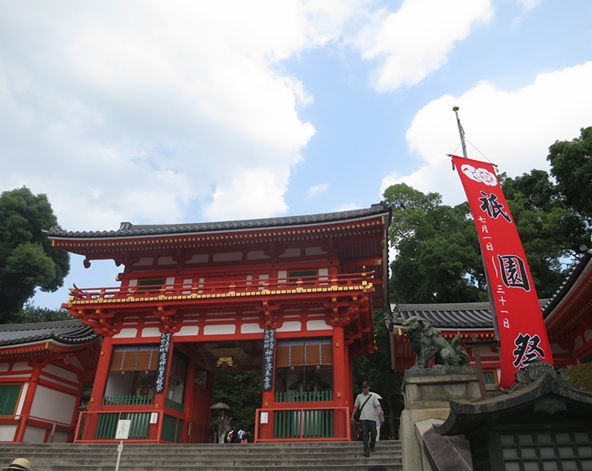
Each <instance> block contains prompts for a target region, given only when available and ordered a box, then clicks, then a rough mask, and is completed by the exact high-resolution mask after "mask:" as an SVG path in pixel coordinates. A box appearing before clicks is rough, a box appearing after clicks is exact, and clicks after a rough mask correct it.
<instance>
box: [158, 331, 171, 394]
mask: <svg viewBox="0 0 592 471" xmlns="http://www.w3.org/2000/svg"><path fill="white" fill-rule="evenodd" d="M170 349H171V334H160V348H159V350H158V369H157V375H156V386H155V387H154V392H155V393H161V392H163V391H164V385H165V379H166V372H167V365H168V362H169V350H170Z"/></svg>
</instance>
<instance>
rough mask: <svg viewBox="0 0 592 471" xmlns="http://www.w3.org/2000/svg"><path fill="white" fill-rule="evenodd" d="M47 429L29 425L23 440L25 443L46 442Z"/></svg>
mask: <svg viewBox="0 0 592 471" xmlns="http://www.w3.org/2000/svg"><path fill="white" fill-rule="evenodd" d="M45 432H46V429H44V428H41V427H34V426H32V425H27V428H26V429H25V436H24V437H23V441H24V442H25V443H44V441H45Z"/></svg>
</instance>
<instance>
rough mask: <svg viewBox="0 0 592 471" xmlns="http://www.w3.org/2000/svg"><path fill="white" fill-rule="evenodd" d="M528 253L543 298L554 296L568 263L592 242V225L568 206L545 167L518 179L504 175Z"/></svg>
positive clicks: (507, 196) (507, 195) (511, 206)
mask: <svg viewBox="0 0 592 471" xmlns="http://www.w3.org/2000/svg"><path fill="white" fill-rule="evenodd" d="M500 180H501V182H502V188H503V190H504V194H505V196H506V199H507V201H508V205H509V206H510V211H511V212H512V216H513V217H514V221H515V223H516V228H517V229H518V234H520V240H521V241H522V245H523V247H524V251H525V252H526V257H527V259H528V264H529V266H530V270H531V272H532V276H533V279H534V283H535V286H536V288H537V293H538V295H539V297H541V298H546V297H551V296H553V294H554V293H555V292H556V291H557V288H558V287H559V285H560V284H561V283H562V282H563V279H564V278H565V266H566V265H569V264H570V262H572V261H574V260H575V257H576V255H577V254H578V253H579V247H580V246H581V245H582V244H589V241H590V225H589V224H587V223H586V220H585V218H584V217H582V216H581V215H580V214H579V213H578V212H576V211H574V210H573V209H572V208H570V206H569V205H568V203H567V201H566V198H565V197H564V196H563V194H562V193H561V191H560V189H559V185H555V184H554V183H553V182H552V181H551V179H550V177H549V174H548V173H547V172H545V171H543V170H532V171H531V172H530V173H528V174H527V173H525V174H523V175H522V176H520V177H517V178H507V177H506V176H505V175H503V174H502V175H501V176H500Z"/></svg>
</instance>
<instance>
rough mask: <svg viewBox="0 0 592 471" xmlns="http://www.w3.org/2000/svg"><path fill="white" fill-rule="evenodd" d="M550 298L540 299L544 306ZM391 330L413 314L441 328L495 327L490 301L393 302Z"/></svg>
mask: <svg viewBox="0 0 592 471" xmlns="http://www.w3.org/2000/svg"><path fill="white" fill-rule="evenodd" d="M547 302H548V299H539V304H540V305H541V306H544V305H545V304H547ZM391 311H392V317H391V322H390V324H391V330H392V328H396V327H401V326H402V325H403V322H405V321H406V320H407V319H409V318H410V317H412V316H419V317H422V318H424V319H426V320H428V321H430V322H431V324H432V325H433V326H434V327H437V328H439V329H493V318H492V314H491V305H490V303H489V302H480V303H440V304H392V305H391Z"/></svg>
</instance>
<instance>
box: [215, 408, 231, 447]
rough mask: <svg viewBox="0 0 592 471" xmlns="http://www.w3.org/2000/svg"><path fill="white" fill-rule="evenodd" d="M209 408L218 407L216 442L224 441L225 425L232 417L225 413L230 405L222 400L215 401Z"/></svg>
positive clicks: (228, 423) (227, 424) (226, 425)
mask: <svg viewBox="0 0 592 471" xmlns="http://www.w3.org/2000/svg"><path fill="white" fill-rule="evenodd" d="M210 409H220V415H219V416H218V443H224V439H225V438H226V433H227V427H228V426H229V425H230V422H231V421H232V417H230V416H228V415H226V409H230V407H229V406H228V405H227V404H224V403H223V402H217V403H216V404H214V405H213V406H211V407H210Z"/></svg>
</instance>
